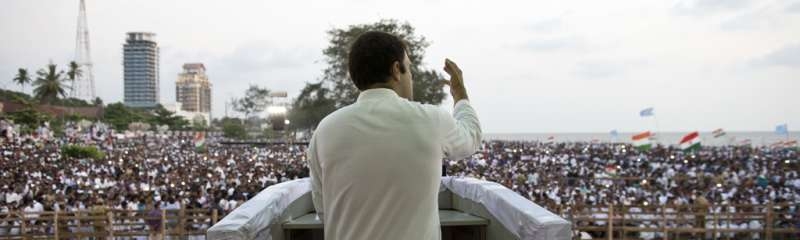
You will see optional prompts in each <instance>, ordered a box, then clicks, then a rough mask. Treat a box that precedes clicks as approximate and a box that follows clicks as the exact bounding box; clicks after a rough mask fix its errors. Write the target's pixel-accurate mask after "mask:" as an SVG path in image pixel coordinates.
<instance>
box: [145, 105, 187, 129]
mask: <svg viewBox="0 0 800 240" xmlns="http://www.w3.org/2000/svg"><path fill="white" fill-rule="evenodd" d="M149 122H150V124H153V125H155V126H161V125H167V126H168V127H169V129H170V130H186V129H187V128H188V127H189V121H187V120H186V119H183V117H181V116H178V115H175V113H173V112H170V111H169V110H167V109H166V108H164V106H161V104H158V105H157V106H156V108H155V110H154V111H153V117H152V118H150V121H149Z"/></svg>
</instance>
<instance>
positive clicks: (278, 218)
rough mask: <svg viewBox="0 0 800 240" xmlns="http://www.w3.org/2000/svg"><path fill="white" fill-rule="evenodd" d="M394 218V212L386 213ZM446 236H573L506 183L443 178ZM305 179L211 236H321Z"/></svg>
mask: <svg viewBox="0 0 800 240" xmlns="http://www.w3.org/2000/svg"><path fill="white" fill-rule="evenodd" d="M387 217H390V216H387ZM439 219H440V224H441V227H442V239H443V240H449V239H489V240H492V239H503V240H505V239H520V240H532V239H536V240H539V239H541V240H544V239H564V240H566V239H570V238H571V236H572V232H571V224H570V223H569V222H568V221H566V220H565V219H563V218H561V217H559V216H558V215H555V214H553V213H551V212H549V211H547V210H546V209H544V208H542V207H540V206H538V205H536V204H535V203H533V202H531V201H530V200H528V199H525V198H524V197H522V196H520V195H519V194H517V193H515V192H513V191H511V190H509V189H508V188H505V187H504V186H502V185H500V184H497V183H494V182H488V181H482V180H478V179H474V178H459V177H442V180H441V184H440V187H439ZM323 229H324V224H323V223H322V221H321V219H320V218H319V217H318V216H317V215H316V213H315V212H314V206H313V203H312V201H311V185H310V181H309V179H307V178H304V179H297V180H293V181H288V182H284V183H280V184H276V185H273V186H270V187H268V188H266V189H264V190H263V191H261V192H260V193H259V194H258V195H256V196H255V197H253V198H252V199H250V200H249V201H247V202H245V203H244V204H243V205H242V206H240V207H238V208H237V209H235V210H234V211H233V212H231V213H230V214H228V215H227V216H226V217H225V218H223V219H222V220H220V221H219V222H218V223H217V224H215V225H214V226H212V227H211V228H209V230H208V232H207V233H206V236H207V238H208V239H226V240H227V239H232V240H233V239H236V240H238V239H272V240H307V239H310V240H319V239H323V231H324V230H323Z"/></svg>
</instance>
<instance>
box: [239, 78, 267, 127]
mask: <svg viewBox="0 0 800 240" xmlns="http://www.w3.org/2000/svg"><path fill="white" fill-rule="evenodd" d="M269 93H270V91H269V89H266V88H260V87H258V86H256V85H250V87H249V88H247V90H245V92H244V97H242V98H239V99H236V100H234V101H233V110H235V111H237V112H240V113H243V114H244V118H245V119H249V118H250V116H251V115H252V114H254V113H259V112H262V111H264V109H266V108H267V105H269V104H270V99H269Z"/></svg>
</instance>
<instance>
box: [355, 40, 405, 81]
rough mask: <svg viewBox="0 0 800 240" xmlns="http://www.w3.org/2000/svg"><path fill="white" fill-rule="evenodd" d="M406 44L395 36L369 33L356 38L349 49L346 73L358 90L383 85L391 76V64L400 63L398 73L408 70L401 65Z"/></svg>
mask: <svg viewBox="0 0 800 240" xmlns="http://www.w3.org/2000/svg"><path fill="white" fill-rule="evenodd" d="M406 50H407V47H406V44H405V43H404V42H403V40H401V39H400V38H398V37H397V36H395V35H392V34H389V33H385V32H379V31H369V32H365V33H363V34H361V35H360V36H358V38H357V39H356V41H355V42H353V45H352V46H351V47H350V54H349V56H348V71H349V73H350V79H352V80H353V83H355V84H356V87H358V89H359V90H362V91H363V90H366V89H368V88H369V87H370V86H372V85H373V84H375V83H384V82H386V81H387V79H388V78H389V77H390V76H391V75H392V64H394V63H395V62H400V63H401V64H400V71H401V72H402V73H405V72H406V71H408V69H405V66H404V65H403V64H402V62H403V58H404V57H405V53H406Z"/></svg>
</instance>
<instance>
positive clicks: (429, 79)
mask: <svg viewBox="0 0 800 240" xmlns="http://www.w3.org/2000/svg"><path fill="white" fill-rule="evenodd" d="M367 31H383V32H388V33H392V34H394V35H396V36H398V37H400V38H401V39H403V40H405V41H406V43H407V45H408V58H409V60H411V74H412V75H413V78H414V101H418V102H421V103H427V104H440V103H441V102H442V100H444V98H445V97H446V96H447V94H445V92H444V91H443V89H442V84H441V83H442V82H443V80H445V78H444V76H442V75H441V74H439V73H436V71H434V70H430V69H426V68H424V67H423V66H422V59H423V58H424V54H425V48H427V47H428V46H429V45H430V43H429V42H428V41H427V40H425V37H423V36H417V35H416V34H415V33H414V27H412V26H411V25H410V24H408V23H402V24H401V23H398V22H397V21H396V20H381V21H378V22H376V23H372V24H362V25H351V26H348V27H347V28H345V29H332V30H330V31H328V36H329V37H330V42H329V46H328V47H327V48H325V49H324V50H323V51H322V53H323V54H324V55H325V58H326V62H327V64H328V67H327V68H325V70H324V71H323V76H322V81H320V82H318V83H306V86H305V87H304V88H303V90H302V91H301V93H300V95H299V96H298V97H297V98H296V99H295V100H294V102H293V103H292V110H291V112H290V113H289V120H290V121H291V123H292V124H291V125H290V127H292V128H294V129H313V128H315V127H316V126H317V124H319V122H320V121H321V120H322V119H323V118H324V117H325V116H327V115H328V114H330V113H331V112H333V111H334V110H336V109H338V108H341V107H344V106H347V105H349V104H352V103H353V102H355V100H356V98H357V97H358V93H359V91H358V88H356V86H355V84H353V82H352V81H351V80H350V79H349V77H348V72H347V71H348V70H347V57H348V55H349V52H350V45H352V43H353V42H354V41H355V40H356V38H358V36H360V35H361V34H362V33H364V32H367Z"/></svg>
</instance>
